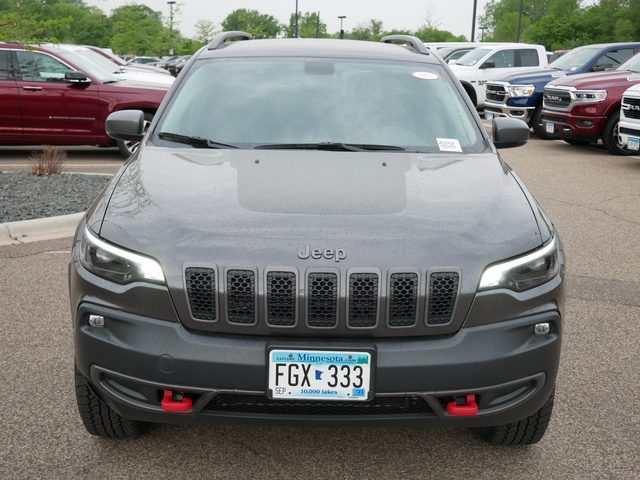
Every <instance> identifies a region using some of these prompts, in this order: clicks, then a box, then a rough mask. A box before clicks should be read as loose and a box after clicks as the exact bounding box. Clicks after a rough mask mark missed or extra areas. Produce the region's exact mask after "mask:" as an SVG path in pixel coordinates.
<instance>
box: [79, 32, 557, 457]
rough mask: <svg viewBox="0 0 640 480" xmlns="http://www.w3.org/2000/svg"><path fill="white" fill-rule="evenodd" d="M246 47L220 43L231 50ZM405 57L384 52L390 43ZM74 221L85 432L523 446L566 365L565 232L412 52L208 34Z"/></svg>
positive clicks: (504, 143) (507, 132)
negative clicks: (441, 437)
mask: <svg viewBox="0 0 640 480" xmlns="http://www.w3.org/2000/svg"><path fill="white" fill-rule="evenodd" d="M235 38H237V39H239V40H237V41H231V40H232V39H235ZM397 42H399V43H402V45H394V44H393V43H397ZM142 119H143V115H142V112H137V113H136V112H132V111H127V112H115V113H114V114H112V115H111V116H110V117H109V119H108V121H107V130H108V131H109V132H110V134H111V135H112V136H113V137H114V138H117V139H121V140H122V139H127V140H135V141H140V142H141V143H140V148H139V149H138V150H137V151H136V153H135V154H134V155H133V156H132V158H131V159H130V161H129V162H127V163H126V164H125V165H124V166H123V167H122V168H121V170H120V171H119V173H118V174H116V176H115V178H114V179H113V181H112V182H111V183H110V184H109V185H108V186H107V188H106V190H105V191H104V192H103V193H102V194H101V196H100V197H99V198H98V199H97V200H96V202H95V203H94V204H93V206H92V207H91V208H90V210H89V212H88V213H87V215H86V216H85V218H84V219H83V220H82V222H81V224H80V225H79V229H78V233H77V236H76V238H75V240H74V244H73V257H72V261H71V265H70V296H71V307H72V308H71V309H72V315H73V325H74V327H73V332H74V337H75V341H74V343H75V360H76V366H77V373H76V392H77V398H78V406H79V412H80V416H81V418H82V420H83V422H84V425H85V427H86V428H87V430H88V431H89V432H90V433H92V434H94V435H101V436H105V437H133V436H137V435H139V434H140V433H141V432H142V431H143V429H144V427H145V426H146V425H147V423H145V422H160V423H163V422H167V423H265V422H271V423H279V424H287V425H362V426H365V425H378V426H394V427H408V426H410V427H427V426H449V427H475V428H477V429H478V430H479V432H480V433H481V435H482V436H483V438H485V439H486V440H487V441H489V442H491V443H495V444H508V445H520V444H530V443H535V442H537V441H538V440H540V438H541V437H542V435H543V434H544V431H545V429H546V427H547V425H548V423H549V419H550V416H551V411H552V407H553V399H554V386H555V382H556V374H557V370H558V362H559V359H560V345H561V335H562V322H563V306H564V300H563V288H564V287H563V286H564V255H563V250H562V246H561V243H560V239H559V236H558V233H557V232H556V230H555V228H554V227H553V225H552V223H551V221H550V220H549V219H548V218H547V216H546V214H545V213H543V211H542V208H541V207H540V205H539V204H538V203H537V202H536V201H535V200H534V198H533V196H532V195H531V193H530V192H529V191H528V190H527V189H526V187H525V186H524V185H523V183H522V181H521V180H520V179H519V178H518V177H517V175H516V174H515V173H514V172H513V171H512V170H511V169H510V168H509V166H508V165H507V164H506V163H505V162H504V160H503V159H502V158H501V157H500V155H499V154H498V152H497V150H496V147H513V146H518V145H522V144H524V143H526V141H527V139H528V137H529V128H528V127H527V125H526V124H525V123H524V122H522V121H520V120H516V119H510V118H498V119H495V120H494V123H493V130H492V131H493V133H492V134H493V138H494V142H495V143H492V141H491V139H490V137H489V136H488V134H487V131H486V129H485V128H484V126H483V124H482V121H481V120H480V118H479V116H478V115H477V113H476V111H475V106H474V105H473V104H472V103H471V102H470V100H469V97H468V95H467V94H466V93H465V91H464V89H463V88H462V86H461V85H460V83H459V82H458V81H457V80H456V79H455V78H453V76H452V74H451V72H450V70H449V68H448V67H447V65H446V63H445V62H444V61H443V60H442V59H441V58H440V57H438V56H437V55H432V54H430V53H429V52H428V50H427V49H426V48H425V47H424V45H423V44H422V42H421V41H420V40H419V39H417V38H415V37H408V36H403V35H399V36H388V37H385V38H383V39H382V41H381V43H374V42H358V41H349V40H337V39H271V40H253V39H252V37H251V35H249V34H247V33H243V32H225V33H222V34H220V35H218V36H216V37H215V38H214V40H213V41H212V43H211V44H210V45H209V46H207V47H204V48H203V49H201V50H200V51H199V52H198V53H197V54H196V56H195V58H192V59H191V61H189V62H188V63H187V64H186V66H185V68H184V70H183V71H182V73H181V74H180V76H179V77H178V79H177V81H176V84H175V85H174V87H173V88H172V89H171V91H170V93H169V95H168V96H167V98H165V100H164V102H163V104H162V106H161V107H160V109H159V111H158V114H157V116H156V117H155V118H154V120H153V123H152V124H151V126H150V128H149V130H148V131H147V132H146V133H144V131H143V129H142V127H141V121H142Z"/></svg>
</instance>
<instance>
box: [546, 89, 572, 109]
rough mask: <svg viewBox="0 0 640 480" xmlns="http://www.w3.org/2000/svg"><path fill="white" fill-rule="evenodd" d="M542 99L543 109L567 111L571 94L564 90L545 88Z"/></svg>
mask: <svg viewBox="0 0 640 480" xmlns="http://www.w3.org/2000/svg"><path fill="white" fill-rule="evenodd" d="M542 99H543V102H544V107H545V108H551V109H557V110H567V109H568V108H569V106H570V105H571V94H570V93H569V92H568V91H566V90H557V89H553V88H545V89H544V93H543V94H542Z"/></svg>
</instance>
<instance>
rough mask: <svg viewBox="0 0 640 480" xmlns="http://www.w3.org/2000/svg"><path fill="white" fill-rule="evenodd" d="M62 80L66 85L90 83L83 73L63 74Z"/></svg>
mask: <svg viewBox="0 0 640 480" xmlns="http://www.w3.org/2000/svg"><path fill="white" fill-rule="evenodd" d="M64 80H65V81H66V82H67V83H90V82H91V80H89V78H87V75H86V74H85V73H84V72H78V71H72V72H65V74H64Z"/></svg>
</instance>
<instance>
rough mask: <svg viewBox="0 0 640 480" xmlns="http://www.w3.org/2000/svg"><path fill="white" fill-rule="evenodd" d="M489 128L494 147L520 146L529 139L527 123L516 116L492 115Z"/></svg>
mask: <svg viewBox="0 0 640 480" xmlns="http://www.w3.org/2000/svg"><path fill="white" fill-rule="evenodd" d="M491 130H492V132H493V143H494V145H495V146H496V148H512V147H520V146H522V145H524V144H526V143H527V141H528V140H529V133H530V132H529V125H527V124H526V122H524V121H522V120H520V119H518V118H509V117H494V119H493V121H492V123H491Z"/></svg>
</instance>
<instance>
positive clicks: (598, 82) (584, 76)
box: [549, 70, 640, 89]
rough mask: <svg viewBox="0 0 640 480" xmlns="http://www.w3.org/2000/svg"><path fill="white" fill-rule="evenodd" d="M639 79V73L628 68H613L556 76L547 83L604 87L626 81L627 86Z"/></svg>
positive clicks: (581, 86)
mask: <svg viewBox="0 0 640 480" xmlns="http://www.w3.org/2000/svg"><path fill="white" fill-rule="evenodd" d="M639 81H640V73H636V72H630V71H628V70H615V71H609V72H602V73H581V74H579V75H571V76H568V77H566V78H558V79H556V80H554V81H553V82H550V83H549V85H564V86H567V87H575V88H577V89H593V88H606V87H608V86H618V85H620V84H621V83H622V84H624V83H628V84H629V86H631V85H633V84H634V83H637V82H639Z"/></svg>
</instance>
